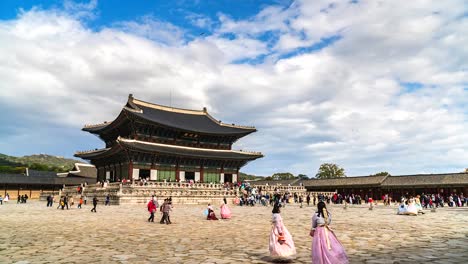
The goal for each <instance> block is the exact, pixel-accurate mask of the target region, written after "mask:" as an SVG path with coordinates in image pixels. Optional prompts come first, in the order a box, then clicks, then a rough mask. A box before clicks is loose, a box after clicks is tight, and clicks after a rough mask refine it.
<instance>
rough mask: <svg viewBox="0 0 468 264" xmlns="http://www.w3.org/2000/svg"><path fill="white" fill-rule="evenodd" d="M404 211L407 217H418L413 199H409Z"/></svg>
mask: <svg viewBox="0 0 468 264" xmlns="http://www.w3.org/2000/svg"><path fill="white" fill-rule="evenodd" d="M406 211H407V214H408V215H418V208H417V207H416V204H415V201H414V198H413V197H410V199H409V201H408V207H406Z"/></svg>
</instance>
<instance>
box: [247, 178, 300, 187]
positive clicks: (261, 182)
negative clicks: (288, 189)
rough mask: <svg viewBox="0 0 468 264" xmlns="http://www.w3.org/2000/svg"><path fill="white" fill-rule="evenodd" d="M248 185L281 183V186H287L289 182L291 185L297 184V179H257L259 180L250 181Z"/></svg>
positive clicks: (274, 184)
mask: <svg viewBox="0 0 468 264" xmlns="http://www.w3.org/2000/svg"><path fill="white" fill-rule="evenodd" d="M249 183H250V185H266V184H267V183H268V185H270V186H276V185H282V186H288V184H291V186H299V183H300V181H299V179H292V180H278V181H275V180H270V181H267V180H259V181H250V182H249Z"/></svg>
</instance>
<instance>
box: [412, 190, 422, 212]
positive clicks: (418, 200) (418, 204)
mask: <svg viewBox="0 0 468 264" xmlns="http://www.w3.org/2000/svg"><path fill="white" fill-rule="evenodd" d="M414 205H415V206H416V209H417V211H418V213H419V214H424V212H423V208H422V205H421V196H420V195H419V194H418V195H416V198H415V199H414Z"/></svg>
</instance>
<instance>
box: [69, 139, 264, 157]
mask: <svg viewBox="0 0 468 264" xmlns="http://www.w3.org/2000/svg"><path fill="white" fill-rule="evenodd" d="M116 143H117V144H114V145H113V146H112V147H110V148H104V149H96V150H91V151H82V152H77V153H75V157H79V158H83V159H90V160H93V159H99V158H103V157H106V156H109V155H113V154H115V153H118V152H121V151H123V150H125V149H133V150H136V151H139V152H149V153H154V154H156V153H157V154H159V155H168V156H182V157H189V158H198V159H200V158H202V159H222V160H242V161H250V160H255V159H258V158H262V157H263V154H262V153H260V152H249V151H240V150H217V149H204V148H192V147H183V146H174V145H165V144H159V143H149V142H145V141H139V140H133V139H126V138H121V137H119V138H117V140H116Z"/></svg>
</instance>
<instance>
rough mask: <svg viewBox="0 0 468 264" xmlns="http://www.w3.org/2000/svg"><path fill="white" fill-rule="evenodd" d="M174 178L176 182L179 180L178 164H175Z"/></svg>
mask: <svg viewBox="0 0 468 264" xmlns="http://www.w3.org/2000/svg"><path fill="white" fill-rule="evenodd" d="M175 178H176V182H179V180H180V169H179V162H177V163H176V167H175Z"/></svg>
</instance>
